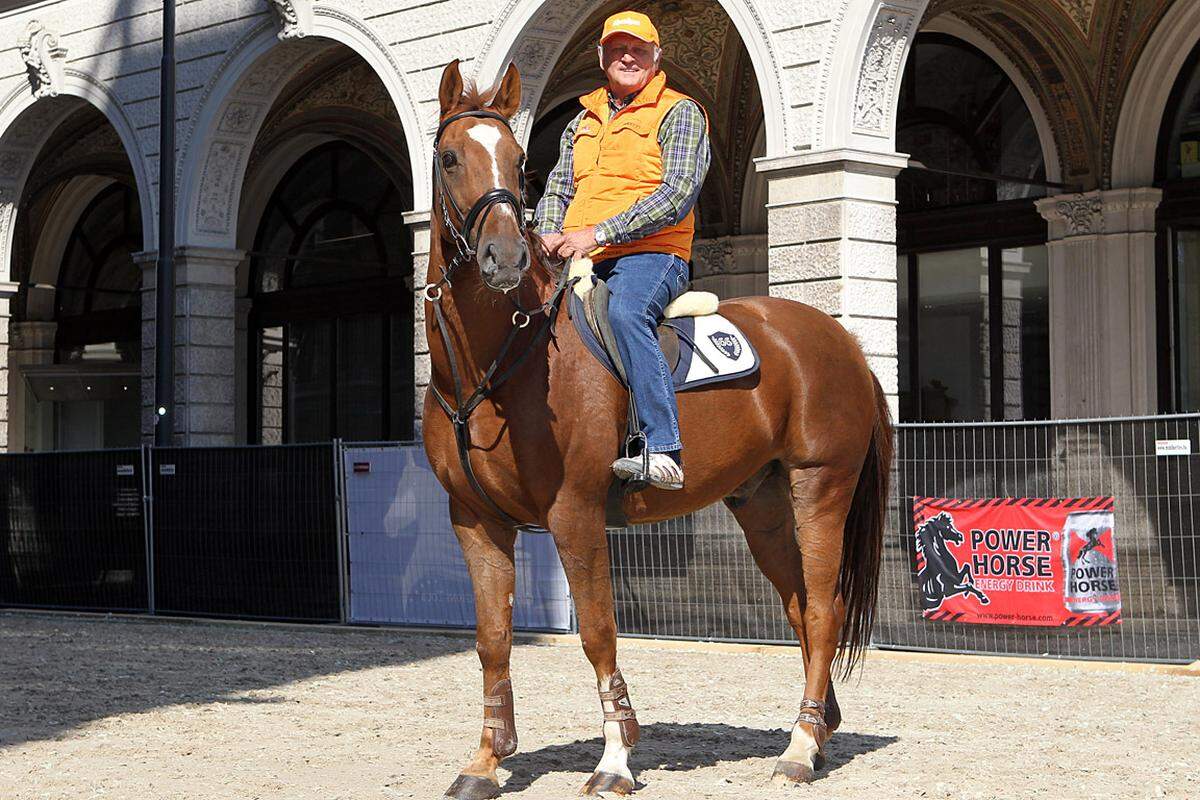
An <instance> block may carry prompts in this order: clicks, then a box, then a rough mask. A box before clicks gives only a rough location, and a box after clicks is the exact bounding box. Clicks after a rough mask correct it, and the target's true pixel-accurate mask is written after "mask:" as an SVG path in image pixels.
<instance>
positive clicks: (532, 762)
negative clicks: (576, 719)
mask: <svg viewBox="0 0 1200 800" xmlns="http://www.w3.org/2000/svg"><path fill="white" fill-rule="evenodd" d="M789 737H790V734H789V732H788V731H787V730H784V729H781V728H777V729H774V730H760V729H758V728H742V727H739V726H737V725H726V724H724V723H720V722H701V723H694V724H683V723H679V722H655V723H653V724H650V725H646V726H644V727H643V728H642V738H641V741H640V742H639V743H638V746H637V749H636V750H635V751H634V755H633V757H632V758H631V759H630V766H631V767H633V769H634V772H635V774H636V773H637V772H638V771H643V770H655V769H660V770H668V771H680V772H683V771H687V770H692V769H699V768H700V767H711V766H714V765H716V764H719V763H721V762H725V761H740V760H743V759H747V758H770V757H774V756H778V755H779V754H780V753H782V752H783V751H784V750H785V749H787V746H788V740H789ZM895 741H897V737H895V736H876V735H874V734H869V733H850V732H845V731H839V732H838V733H837V734H836V735H835V736H834V737H833V738H832V739H830V740H829V744H828V745H826V748H825V755H826V766H825V768H824V769H823V770H821V771H820V772H818V773H817V778H818V779H820V778H821V777H822V776H824V775H827V774H828V773H830V772H832V771H833V770H835V769H838V768H839V767H841V766H842V765H844V764H847V763H849V762H850V761H851V760H852V759H854V757H855V756H859V755H862V754H864V753H870V752H872V751H874V750H879V749H882V748H884V747H887V746H888V745H890V744H892V743H893V742H895ZM603 750H604V740H603V739H602V738H601V737H599V736H597V737H595V738H593V739H578V740H576V741H574V742H570V743H569V744H553V745H548V746H546V747H542V748H540V749H538V750H532V751H530V752H527V753H518V754H516V755H514V756H513V757H511V758H506V759H505V760H504V768H505V769H507V770H510V771H511V772H512V776H511V777H510V778H509V779H508V780H507V781H505V783H504V791H505V792H506V793H508V792H516V791H520V790H522V789H527V788H529V787H530V786H531V785H532V784H533V782H534V781H536V780H537V779H538V778H541V777H542V776H544V775H548V774H550V773H552V772H581V773H585V774H586V773H588V772H590V771H591V770H592V768H593V767H594V766H595V764H596V761H597V759H599V758H600V754H601V752H603ZM640 786H641V784H640V783H639V788H640Z"/></svg>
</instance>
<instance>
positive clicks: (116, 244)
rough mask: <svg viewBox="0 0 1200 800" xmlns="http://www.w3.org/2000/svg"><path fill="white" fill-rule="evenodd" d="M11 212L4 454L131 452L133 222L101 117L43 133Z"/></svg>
mask: <svg viewBox="0 0 1200 800" xmlns="http://www.w3.org/2000/svg"><path fill="white" fill-rule="evenodd" d="M19 209H20V213H19V214H18V217H17V228H16V231H15V237H14V269H15V272H16V275H17V277H18V278H19V282H20V283H21V290H20V292H19V293H18V297H17V302H16V308H15V309H14V315H13V324H12V333H13V335H12V339H11V342H10V353H9V355H10V360H11V364H12V369H13V378H14V380H13V381H12V385H10V418H9V423H10V430H9V435H10V443H11V445H12V446H13V447H15V448H17V449H20V450H25V451H36V450H63V449H67V450H89V449H100V448H112V447H136V446H137V445H138V444H139V442H140V441H141V412H140V410H141V362H142V331H141V329H142V315H141V285H142V270H141V266H140V265H139V264H138V263H137V262H136V261H135V254H136V253H138V252H139V251H141V250H142V249H143V247H144V243H143V214H142V210H141V207H140V203H139V200H138V192H137V190H136V188H135V186H134V179H133V173H132V170H131V168H130V165H129V161H128V159H127V158H126V156H125V153H124V150H123V147H122V145H121V142H120V139H119V138H118V137H117V134H116V131H115V130H114V129H113V128H112V126H111V125H110V124H109V122H108V121H107V120H106V119H105V118H104V116H103V115H102V114H101V113H100V112H99V111H97V110H95V109H93V108H91V107H83V108H81V109H79V110H78V111H76V112H75V113H74V114H71V115H70V116H69V117H67V118H66V119H65V120H64V121H63V122H62V124H61V125H60V126H59V127H58V128H57V129H56V130H55V131H54V132H53V133H52V134H51V136H50V137H49V139H48V141H47V142H46V144H45V146H44V148H43V150H42V152H41V153H40V154H39V156H38V158H37V160H36V161H35V162H34V164H33V167H32V169H31V171H30V177H29V181H28V183H27V185H26V191H25V194H24V195H23V197H22V200H21V203H20V206H19Z"/></svg>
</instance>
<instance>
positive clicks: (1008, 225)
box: [896, 34, 1050, 422]
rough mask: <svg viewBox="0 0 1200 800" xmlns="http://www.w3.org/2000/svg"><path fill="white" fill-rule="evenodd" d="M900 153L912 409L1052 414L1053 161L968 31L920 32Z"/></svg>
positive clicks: (919, 412) (915, 414)
mask: <svg viewBox="0 0 1200 800" xmlns="http://www.w3.org/2000/svg"><path fill="white" fill-rule="evenodd" d="M896 137H897V149H898V150H900V151H901V152H906V153H909V154H910V155H911V156H912V159H913V162H914V167H912V168H910V169H907V170H905V171H904V172H902V173H901V175H900V177H899V179H898V181H897V199H898V201H899V206H900V208H899V217H898V250H899V252H900V258H899V262H898V267H897V281H898V286H897V295H898V299H899V308H898V313H897V321H896V323H897V328H898V337H897V339H898V348H899V349H898V353H899V388H900V416H901V419H904V420H909V421H929V422H938V421H951V420H956V421H968V420H985V419H1034V418H1044V417H1048V416H1049V415H1050V365H1049V351H1050V334H1049V272H1048V259H1047V251H1046V246H1045V242H1046V224H1045V222H1044V221H1043V220H1042V218H1041V217H1040V216H1039V215H1038V213H1037V209H1036V208H1035V206H1034V204H1033V199H1034V198H1036V197H1041V196H1043V195H1045V193H1046V184H1045V175H1046V169H1045V164H1044V162H1043V159H1042V152H1041V145H1040V141H1039V139H1038V136H1037V131H1036V128H1035V126H1034V123H1033V118H1032V116H1031V115H1030V113H1029V110H1028V108H1026V106H1025V104H1024V101H1023V100H1022V98H1021V96H1020V93H1019V92H1018V91H1017V88H1016V86H1014V85H1013V83H1012V81H1011V80H1009V78H1008V77H1007V76H1006V75H1005V74H1004V72H1003V71H1002V70H1001V69H1000V68H999V67H998V66H997V65H996V64H995V63H994V62H992V61H991V60H990V59H989V58H988V57H987V56H985V55H984V54H983V53H981V52H979V51H978V50H976V49H975V48H973V47H971V46H970V45H967V44H965V43H963V42H961V41H958V40H956V39H953V38H951V37H948V36H943V35H939V34H922V35H921V36H920V37H918V39H917V42H916V43H915V45H914V47H913V52H912V54H911V56H910V58H909V61H908V65H907V68H906V72H905V79H904V84H903V86H902V88H901V102H900V112H899V117H898V122H897V126H896Z"/></svg>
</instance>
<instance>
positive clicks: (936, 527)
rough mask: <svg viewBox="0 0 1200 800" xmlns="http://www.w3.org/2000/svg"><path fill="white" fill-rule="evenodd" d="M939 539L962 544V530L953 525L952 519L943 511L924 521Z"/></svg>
mask: <svg viewBox="0 0 1200 800" xmlns="http://www.w3.org/2000/svg"><path fill="white" fill-rule="evenodd" d="M925 524H926V525H928V526H929V530H930V531H931V532H932V533H934V534H936V535H937V537H938V538H939V539H941V540H942V541H944V542H949V543H950V544H962V542H963V535H962V531H960V530H959V529H958V528H955V527H954V520H953V519H952V518H951V517H950V515H949V514H947V513H946V512H945V511H943V512H942V513H940V514H938V515H937V516H936V517H933V518H931V519H930V520H929V521H928V522H926V523H925Z"/></svg>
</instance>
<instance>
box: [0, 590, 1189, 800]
mask: <svg viewBox="0 0 1200 800" xmlns="http://www.w3.org/2000/svg"><path fill="white" fill-rule="evenodd" d="M472 645H473V643H472V641H471V640H469V639H464V638H455V637H448V636H433V635H414V634H409V633H403V632H398V631H369V630H346V629H319V628H312V627H287V626H253V625H230V624H216V623H213V624H210V623H192V622H183V621H164V620H126V619H111V618H108V619H106V618H80V617H70V616H51V615H27V614H3V613H0V797H2V798H5V800H8V799H9V798H72V800H76V799H77V798H138V799H139V800H140V799H141V798H205V800H208V799H209V798H323V799H326V800H331V799H332V798H355V799H356V800H360V799H361V800H366V799H368V798H437V797H440V796H441V793H442V791H443V790H444V789H445V788H446V787H447V786H448V785H449V784H450V781H451V780H452V779H453V778H454V776H455V774H456V773H457V771H458V768H459V767H460V766H461V765H462V764H463V763H464V762H465V760H466V758H467V757H468V755H469V754H470V753H471V751H472V750H473V749H474V746H475V743H476V742H477V740H478V735H479V719H480V717H481V707H480V705H479V703H480V695H481V693H482V687H481V685H480V684H481V680H480V671H479V666H478V661H477V659H476V656H475V653H474V650H473V646H472ZM620 662H621V667H622V671H623V672H624V674H625V675H626V677H627V678H628V680H629V682H630V686H631V692H632V697H633V701H634V703H635V705H636V707H637V709H638V716H639V718H640V720H641V722H642V726H643V727H642V743H641V745H639V747H638V748H637V749H636V750H635V751H634V754H633V758H632V761H631V764H632V766H633V768H634V772H635V775H636V776H637V778H638V780H639V782H640V785H641V788H640V789H639V791H638V793H637V795H636V796H637V797H641V798H646V799H647V800H651V799H652V798H707V797H712V798H717V797H720V798H776V797H780V798H782V797H788V798H805V800H809V799H810V798H811V799H812V800H817V799H818V798H991V797H1004V798H1010V797H1046V798H1112V797H1123V798H1140V797H1179V798H1185V797H1192V798H1195V797H1200V744H1198V737H1197V731H1198V730H1200V728H1198V727H1197V726H1198V725H1200V723H1198V722H1197V720H1200V680H1198V679H1196V678H1193V677H1184V676H1173V675H1161V674H1147V673H1123V672H1099V671H1094V670H1090V669H1077V668H1061V667H1058V668H1055V667H1050V666H1027V665H998V664H996V663H995V662H994V661H986V662H980V663H978V664H973V663H969V664H965V665H963V664H945V663H936V662H933V661H928V660H918V661H910V660H900V659H896V658H889V657H887V656H876V657H873V658H869V660H868V663H867V665H866V669H865V671H864V672H863V674H862V678H861V680H854V681H851V682H850V683H849V684H847V685H842V686H839V699H840V700H841V703H842V708H843V712H844V715H845V722H844V724H843V727H842V729H841V730H840V731H839V732H838V733H837V734H836V735H835V736H834V738H833V740H832V741H831V742H830V744H829V746H828V755H829V761H830V766H829V767H827V768H826V770H824V771H823V772H821V773H819V776H818V781H817V782H816V783H814V784H812V785H810V786H807V787H798V788H794V789H790V790H788V789H777V788H774V787H771V786H770V784H769V782H768V778H769V776H770V774H771V768H772V766H773V764H774V759H775V756H777V755H778V754H779V753H780V752H782V751H783V749H784V748H785V747H786V745H787V738H788V737H787V733H786V730H785V728H786V727H787V726H788V725H789V724H790V722H791V720H792V719H793V718H794V717H795V714H796V711H797V710H798V704H799V699H800V690H799V678H800V657H799V652H798V651H796V652H795V653H790V652H785V653H779V652H772V653H714V652H705V651H704V650H697V649H691V650H684V649H678V648H669V647H665V646H659V647H655V646H645V645H644V644H642V645H640V646H638V647H626V648H625V649H624V650H623V651H622V656H621V659H620ZM513 683H514V685H515V693H516V704H517V726H518V730H519V734H520V743H521V749H520V752H518V754H517V755H515V756H513V757H512V758H511V759H509V760H508V761H506V762H505V765H504V768H503V769H502V770H501V775H502V778H503V780H504V788H505V796H506V797H519V798H527V797H528V798H534V797H537V798H563V797H570V796H573V795H574V793H575V792H576V791H577V790H578V788H579V786H581V785H582V784H583V782H584V780H585V779H586V778H587V776H588V774H589V773H590V772H591V770H592V768H593V766H594V765H595V763H596V761H597V760H598V759H599V756H600V752H601V750H602V745H601V739H600V712H599V701H598V700H597V699H596V695H595V687H594V682H593V678H592V671H591V668H590V666H588V664H587V661H586V659H585V658H584V656H583V653H582V652H581V651H580V650H579V649H577V648H575V647H562V646H553V647H552V646H544V645H532V644H518V645H517V646H516V648H515V651H514V656H513Z"/></svg>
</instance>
